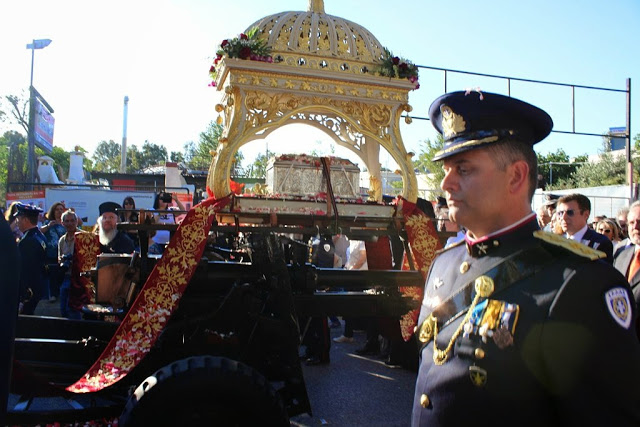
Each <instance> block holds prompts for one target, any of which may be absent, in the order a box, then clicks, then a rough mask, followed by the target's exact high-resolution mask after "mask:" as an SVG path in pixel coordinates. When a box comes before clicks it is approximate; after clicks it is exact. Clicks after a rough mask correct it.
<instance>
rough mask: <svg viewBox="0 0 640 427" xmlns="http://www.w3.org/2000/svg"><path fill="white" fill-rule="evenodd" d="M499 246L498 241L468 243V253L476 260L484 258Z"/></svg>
mask: <svg viewBox="0 0 640 427" xmlns="http://www.w3.org/2000/svg"><path fill="white" fill-rule="evenodd" d="M499 246H500V241H499V240H498V239H488V240H483V241H481V242H470V241H467V251H468V252H469V255H471V256H472V257H475V258H479V257H483V256H485V255H487V254H488V253H490V252H491V251H492V250H493V249H496V248H498V247H499Z"/></svg>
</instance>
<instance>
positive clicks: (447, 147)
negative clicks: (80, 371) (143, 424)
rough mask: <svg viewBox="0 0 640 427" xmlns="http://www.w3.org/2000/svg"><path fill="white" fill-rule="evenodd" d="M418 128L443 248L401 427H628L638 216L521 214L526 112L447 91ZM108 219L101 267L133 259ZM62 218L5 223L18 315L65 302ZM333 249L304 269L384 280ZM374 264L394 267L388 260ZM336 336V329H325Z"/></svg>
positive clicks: (313, 345)
mask: <svg viewBox="0 0 640 427" xmlns="http://www.w3.org/2000/svg"><path fill="white" fill-rule="evenodd" d="M429 119H430V121H431V123H432V124H433V125H434V127H435V128H436V129H437V130H438V131H439V132H440V133H441V134H442V136H443V140H444V147H443V148H442V150H441V151H439V152H437V153H436V154H435V156H434V157H433V160H434V161H437V162H442V166H443V170H444V178H443V180H442V183H441V188H442V190H443V192H444V193H445V196H446V197H445V198H444V200H441V201H440V203H438V204H437V205H436V209H435V210H434V212H433V214H432V215H429V216H431V218H432V219H433V220H435V221H436V222H437V224H438V229H439V230H441V231H448V232H450V233H452V234H453V233H455V236H453V237H452V239H451V240H450V241H448V242H447V246H446V248H445V249H444V250H442V251H441V252H439V254H438V255H437V256H436V257H435V259H434V260H433V262H432V264H431V266H430V269H429V272H428V275H427V279H426V282H425V286H424V297H423V299H422V303H421V308H420V315H419V317H418V322H417V329H416V333H415V334H414V339H415V340H416V341H415V342H414V345H415V348H416V349H417V350H418V357H416V358H415V359H416V364H417V371H418V373H417V380H416V386H415V394H414V401H413V412H412V425H415V426H418V425H425V426H426V425H428V426H453V425H467V424H472V423H477V422H478V420H483V421H484V420H491V422H492V423H493V424H497V425H513V424H517V425H625V426H626V425H640V365H639V364H638V363H637V361H638V360H639V359H640V341H639V340H638V336H639V334H640V323H639V322H638V314H637V306H638V304H639V303H640V201H636V202H634V203H632V204H631V205H630V206H629V207H628V209H624V210H621V211H620V212H619V213H618V215H616V217H615V218H606V217H604V215H600V216H594V219H593V220H592V221H589V218H591V216H592V210H591V203H590V201H589V198H588V197H586V196H585V195H583V194H568V195H563V196H561V197H558V198H553V199H550V200H548V201H547V202H546V203H545V204H544V205H543V206H542V207H541V208H540V209H539V210H538V211H537V212H532V209H531V203H532V198H533V194H534V192H535V190H536V188H537V157H536V154H535V152H534V150H533V145H534V144H536V143H538V142H540V141H542V140H543V139H545V138H546V137H547V135H549V133H550V132H551V129H552V128H553V121H552V120H551V117H550V116H549V115H548V114H547V113H546V112H545V111H543V110H541V109H539V108H537V107H535V106H533V105H531V104H528V103H526V102H523V101H520V100H518V99H515V98H511V97H506V96H503V95H498V94H491V93H486V92H484V93H481V92H479V91H466V92H465V91H462V92H453V93H448V94H445V95H443V96H441V97H439V98H438V99H437V100H436V101H434V103H433V104H432V105H431V107H430V109H429ZM125 201H126V200H125ZM129 202H131V203H127V204H126V205H127V206H134V207H135V204H134V202H133V200H129ZM171 202H172V198H171V195H169V194H167V193H163V194H159V195H158V196H157V197H156V202H155V203H154V208H155V209H157V210H158V211H159V212H158V214H157V215H154V216H155V220H156V221H157V222H160V223H170V222H175V221H176V219H175V216H174V213H173V212H170V210H171V208H170V206H169V205H170V204H171ZM123 204H124V203H123ZM427 205H429V204H427ZM179 206H180V205H179ZM180 207H181V206H180ZM118 212H119V205H117V204H116V203H113V202H108V203H105V204H102V205H101V206H100V218H99V220H98V224H97V233H98V236H99V240H100V244H101V247H102V250H103V251H105V252H119V251H126V252H129V251H133V250H134V249H135V245H136V244H135V243H134V241H133V239H132V238H131V237H130V236H128V235H127V233H124V232H120V231H118V230H117V228H116V223H117V222H118V220H119V217H118ZM71 213H72V211H69V210H66V209H65V208H64V206H62V207H61V208H60V207H58V206H55V205H54V206H52V207H51V209H50V210H49V212H48V213H47V221H48V222H47V223H46V224H45V226H44V227H38V216H39V214H40V210H39V209H38V208H35V207H31V206H27V205H21V204H20V205H16V206H11V207H10V209H9V210H8V211H7V219H9V220H10V222H11V221H13V222H14V224H12V230H13V233H14V235H15V236H17V237H19V239H20V240H19V249H20V253H21V256H22V268H21V277H20V285H21V286H20V290H21V303H20V310H21V312H22V313H26V314H29V313H33V311H34V309H35V306H36V305H37V303H38V301H40V299H42V298H45V297H49V298H51V297H56V292H57V286H58V285H57V283H58V282H57V281H56V280H58V281H59V282H61V284H62V286H60V288H59V289H60V290H61V291H63V290H64V289H65V278H64V277H63V279H62V280H60V278H59V276H57V278H56V279H55V280H52V279H51V278H50V273H48V272H47V271H48V270H47V269H46V268H45V267H46V265H47V263H48V262H50V261H51V260H52V258H51V253H50V252H49V251H48V243H49V240H55V239H56V238H57V239H58V246H57V248H58V252H57V262H58V263H60V262H61V261H62V260H64V259H68V255H69V253H70V251H71V252H73V249H69V248H70V247H71V248H72V246H73V242H72V240H73V239H72V237H71V234H74V235H75V231H74V226H75V227H77V223H75V224H74V219H72V218H70V216H71ZM125 218H127V219H129V220H131V218H132V217H131V216H127V217H125ZM75 221H77V218H75ZM42 228H44V233H43V231H42ZM545 231H546V232H545ZM47 235H49V237H47ZM153 241H154V243H158V244H159V245H163V244H166V242H167V241H168V236H167V235H165V234H163V233H157V234H156V235H155V236H154V238H153ZM337 243H338V242H336V241H334V240H333V239H332V238H331V236H324V237H319V238H318V241H317V242H314V244H313V246H314V248H315V250H314V251H313V261H314V262H315V263H316V264H317V265H319V266H322V267H331V266H333V267H337V266H339V267H345V268H350V269H361V268H367V267H368V268H369V269H377V268H379V267H380V266H379V265H375V266H372V264H373V263H372V261H373V258H372V257H370V256H369V255H371V253H369V254H367V253H366V244H364V245H363V244H362V242H358V241H352V242H350V245H349V248H350V249H349V251H348V252H347V253H345V255H344V257H343V256H342V255H336V248H337V246H338V245H337ZM367 243H369V242H367ZM380 243H381V239H378V241H377V242H376V244H380ZM388 244H390V245H391V248H390V250H391V252H392V253H394V252H395V251H394V250H393V245H394V243H393V242H392V241H390V242H389V243H388ZM363 246H365V250H364V253H363V248H362V247H363ZM340 247H341V248H343V249H344V248H345V245H344V242H340ZM387 249H389V248H387ZM341 251H342V249H341ZM345 252H346V251H345ZM372 252H373V251H372ZM386 261H388V264H389V266H388V267H391V268H397V260H394V258H393V257H392V258H391V259H390V260H386ZM375 264H380V265H382V264H384V263H383V262H380V260H376V261H375ZM365 265H367V267H365ZM385 266H386V264H385ZM374 267H375V268H374ZM388 267H387V268H388ZM58 274H59V273H58ZM47 275H49V280H48V281H47ZM46 283H48V285H46ZM63 294H64V292H60V294H59V295H60V298H61V299H63V298H65V297H63ZM67 315H68V316H69V317H71V316H74V315H76V314H73V313H68V314H67ZM344 320H345V325H344V326H345V331H344V334H343V336H342V337H339V339H336V340H335V342H336V343H338V344H340V345H348V344H350V343H352V342H353V341H352V340H351V339H350V338H351V337H352V330H353V329H355V328H356V326H355V325H353V324H349V321H350V320H349V319H344ZM371 320H373V321H371ZM380 320H381V319H369V320H368V321H366V322H365V324H364V325H361V326H359V327H362V328H363V329H364V330H366V333H367V343H366V345H365V348H363V349H361V352H360V354H364V355H370V354H374V353H375V354H380V353H381V352H382V351H383V348H382V347H383V346H382V345H381V344H382V343H383V342H384V340H385V339H388V341H389V342H390V347H391V348H393V342H394V341H393V340H394V336H393V334H389V333H386V332H383V331H382V330H381V329H382V328H381V327H380V326H381V322H380ZM394 320H395V324H396V325H397V323H398V322H397V319H394ZM304 324H305V325H306V326H305V328H304V330H305V332H304V334H305V338H306V341H303V343H304V344H305V347H306V350H307V351H308V352H309V353H308V354H307V355H305V358H306V361H307V363H309V364H318V363H328V362H329V351H328V349H329V346H330V343H331V340H330V339H329V338H328V332H327V331H328V326H329V319H328V318H327V317H326V316H322V317H319V318H312V319H308V320H307V321H306V322H304ZM332 324H334V325H336V326H342V325H340V324H339V321H338V319H335V318H334V319H332ZM350 335H351V337H350ZM414 357H415V353H414ZM496 415H498V416H497V417H496Z"/></svg>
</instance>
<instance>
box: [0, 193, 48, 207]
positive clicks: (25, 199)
mask: <svg viewBox="0 0 640 427" xmlns="http://www.w3.org/2000/svg"><path fill="white" fill-rule="evenodd" d="M13 202H22V203H24V204H25V205H33V206H37V207H39V208H40V209H42V210H44V209H45V204H44V190H35V191H14V192H10V193H7V206H6V207H7V208H8V207H9V205H11V203H13Z"/></svg>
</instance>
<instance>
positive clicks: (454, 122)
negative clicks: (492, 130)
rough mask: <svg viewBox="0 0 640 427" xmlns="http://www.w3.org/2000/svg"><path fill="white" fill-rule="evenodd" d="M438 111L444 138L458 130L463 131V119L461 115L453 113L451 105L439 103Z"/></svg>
mask: <svg viewBox="0 0 640 427" xmlns="http://www.w3.org/2000/svg"><path fill="white" fill-rule="evenodd" d="M440 113H442V134H443V135H444V137H445V138H451V137H452V136H455V135H457V134H458V133H459V132H464V131H465V130H466V128H467V124H466V123H465V121H464V119H463V118H462V116H459V115H458V114H456V113H454V112H453V110H452V109H451V107H449V106H447V105H441V106H440Z"/></svg>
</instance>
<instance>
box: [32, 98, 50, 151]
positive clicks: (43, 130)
mask: <svg viewBox="0 0 640 427" xmlns="http://www.w3.org/2000/svg"><path fill="white" fill-rule="evenodd" d="M33 100H34V101H35V108H36V120H35V126H34V136H35V143H36V145H37V146H38V147H40V148H42V149H43V150H44V151H46V152H47V153H51V150H53V127H54V123H55V120H54V118H53V115H51V114H50V113H49V111H48V110H47V108H46V107H45V106H44V105H42V103H41V102H40V100H39V99H38V98H36V97H34V98H33Z"/></svg>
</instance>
